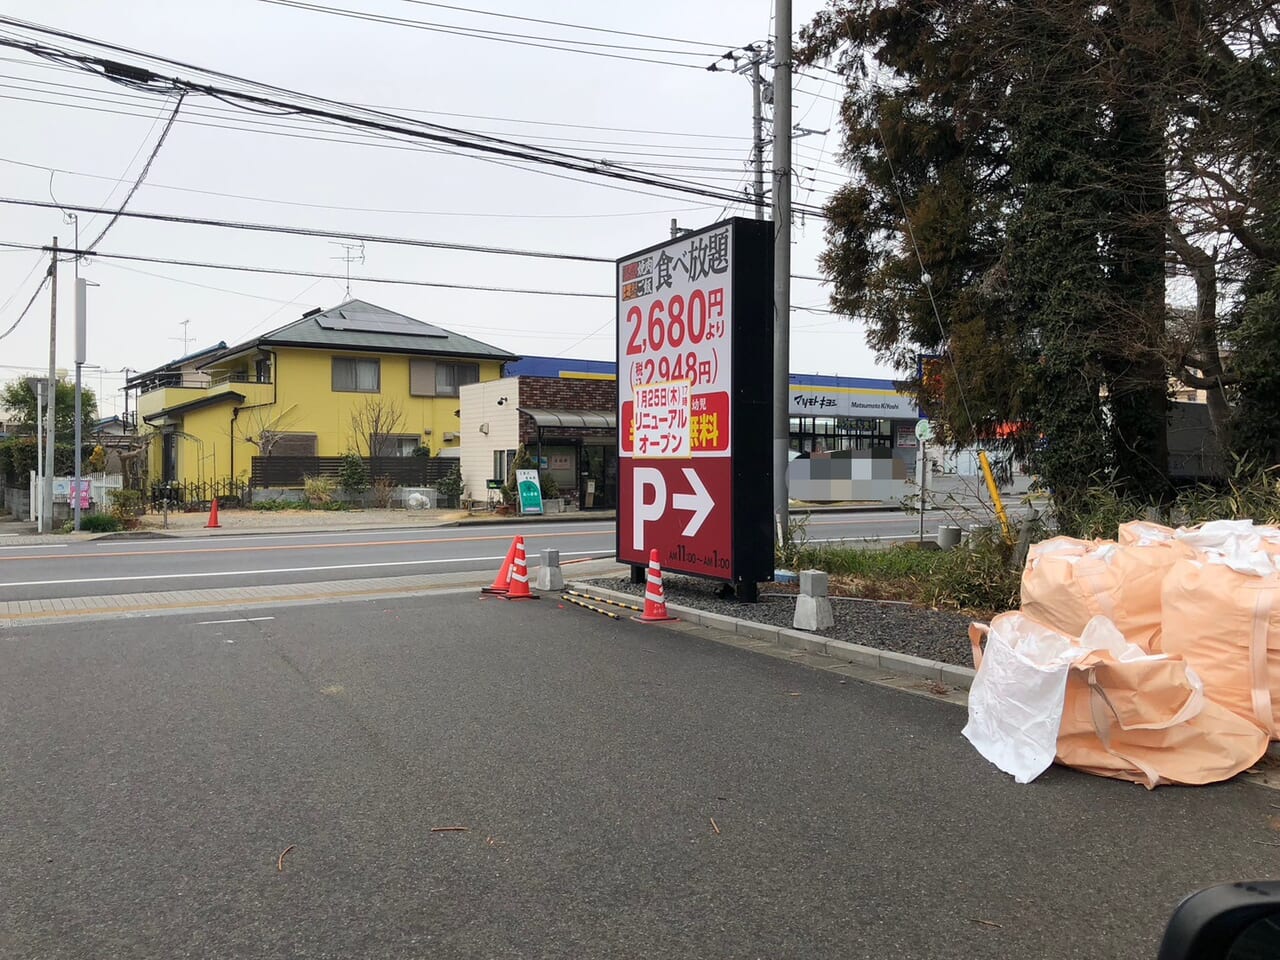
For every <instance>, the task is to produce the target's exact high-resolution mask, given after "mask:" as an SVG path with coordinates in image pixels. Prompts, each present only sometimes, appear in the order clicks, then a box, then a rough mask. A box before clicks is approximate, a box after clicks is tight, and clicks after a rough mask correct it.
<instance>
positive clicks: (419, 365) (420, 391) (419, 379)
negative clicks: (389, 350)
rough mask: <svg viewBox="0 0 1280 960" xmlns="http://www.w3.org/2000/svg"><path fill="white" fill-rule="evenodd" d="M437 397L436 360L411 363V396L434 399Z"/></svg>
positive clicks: (412, 361)
mask: <svg viewBox="0 0 1280 960" xmlns="http://www.w3.org/2000/svg"><path fill="white" fill-rule="evenodd" d="M435 395H436V362H435V361H434V360H410V361H409V396H411V397H434V396H435Z"/></svg>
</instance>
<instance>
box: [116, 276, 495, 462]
mask: <svg viewBox="0 0 1280 960" xmlns="http://www.w3.org/2000/svg"><path fill="white" fill-rule="evenodd" d="M514 359H516V358H515V356H513V355H512V354H510V353H507V352H506V351H505V350H500V349H498V348H497V347H493V346H490V345H489V344H486V343H481V342H480V341H479V340H473V339H471V338H470V337H465V336H462V335H461V334H457V333H452V332H450V331H448V330H444V329H442V328H440V327H436V326H433V325H431V324H428V323H423V322H421V321H419V320H414V319H412V318H411V317H406V316H404V315H403V314H399V313H395V312H393V311H391V310H387V309H384V308H383V307H379V306H375V305H374V304H371V303H366V302H364V301H362V300H348V301H347V302H346V303H343V304H340V305H339V306H336V307H333V308H332V309H330V310H324V311H321V310H319V309H316V310H312V311H311V312H309V313H306V314H304V315H303V316H302V317H301V318H300V319H298V320H295V321H294V322H292V323H290V324H287V325H285V326H283V327H280V328H279V329H277V330H273V331H271V332H270V333H266V334H263V335H262V336H261V337H258V338H257V339H255V340H250V341H248V342H246V343H242V344H239V345H236V346H232V347H227V346H226V345H225V344H218V346H217V347H213V348H209V349H207V350H203V351H200V352H199V353H196V354H192V355H190V356H188V357H183V358H182V359H180V360H176V361H173V362H172V363H169V364H166V365H165V366H163V367H159V368H157V369H155V370H150V371H147V372H146V373H142V374H138V375H136V376H134V377H132V378H130V380H129V382H128V386H129V388H131V389H134V390H136V391H138V401H137V409H138V417H139V427H140V428H141V429H140V432H144V433H145V432H150V433H151V434H152V442H151V445H150V450H149V458H150V460H149V466H150V476H151V479H152V480H153V481H162V482H175V481H176V482H178V483H182V484H184V485H186V484H198V485H201V486H208V485H216V486H217V485H222V484H225V483H227V482H228V481H239V482H244V481H246V480H248V478H249V476H250V472H251V468H252V463H253V458H255V457H281V456H308V457H337V456H341V455H342V454H344V453H348V452H354V453H358V454H360V455H361V456H410V455H412V454H414V453H415V451H417V450H418V448H419V447H425V448H427V449H428V451H429V452H430V453H431V454H432V455H446V456H448V455H452V456H457V455H458V453H457V450H458V441H459V430H458V428H459V419H458V413H459V400H458V388H459V387H461V386H464V385H466V384H468V383H477V382H479V381H482V380H495V379H497V378H498V377H500V376H501V375H502V364H503V362H504V361H507V360H514Z"/></svg>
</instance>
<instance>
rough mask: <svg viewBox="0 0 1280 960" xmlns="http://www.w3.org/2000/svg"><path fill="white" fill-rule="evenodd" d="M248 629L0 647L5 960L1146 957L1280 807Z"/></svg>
mask: <svg viewBox="0 0 1280 960" xmlns="http://www.w3.org/2000/svg"><path fill="white" fill-rule="evenodd" d="M236 616H237V614H236V612H235V610H233V609H228V610H226V611H225V612H222V613H221V614H219V615H217V616H212V615H208V614H205V615H201V616H185V617H157V618H148V619H143V620H126V619H118V620H107V621H103V622H100V623H96V624H92V625H87V624H86V625H80V624H75V625H67V624H63V625H46V626H41V627H33V628H29V629H22V630H14V631H10V632H7V633H6V634H5V636H4V644H3V650H2V655H3V658H4V669H3V670H0V725H2V727H3V730H4V746H3V748H2V749H3V752H2V753H0V757H2V758H3V763H0V781H2V782H3V796H4V800H5V803H4V807H5V814H4V826H3V829H0V889H2V890H4V901H5V918H4V922H3V924H0V957H3V958H6V960H7V958H47V957H59V958H80V957H83V958H94V960H96V958H100V957H129V958H149V957H156V958H185V957H193V958H194V957H199V958H205V957H220V958H239V957H244V958H250V957H252V958H286V957H289V958H291V957H299V958H302V957H306V958H350V957H377V958H380V960H388V958H391V960H394V958H451V960H452V958H459V960H467V958H473V957H474V958H572V960H583V958H596V957H599V958H609V960H617V958H632V957H634V958H655V957H673V958H675V957H679V958H684V957H690V958H692V957H697V958H703V957H706V958H770V960H774V958H805V960H813V958H828V957H830V958H841V960H844V958H849V957H875V958H882V957H883V958H922V960H923V958H929V960H946V958H964V960H971V958H974V957H982V958H997V960H998V958H1010V960H1013V958H1017V960H1025V958H1028V957H1035V958H1043V960H1065V958H1089V960H1093V958H1098V957H1108V958H1111V957H1115V958H1130V957H1131V958H1145V957H1152V956H1154V951H1155V944H1156V942H1157V938H1158V936H1159V933H1160V930H1161V928H1162V926H1163V923H1164V920H1165V918H1166V917H1167V915H1168V914H1169V912H1170V911H1171V909H1172V908H1173V906H1174V905H1175V904H1176V902H1177V901H1178V900H1179V898H1180V897H1181V896H1182V895H1183V894H1185V893H1187V892H1189V891H1191V890H1192V889H1195V888H1197V887H1199V886H1201V885H1205V884H1208V883H1211V882H1215V881H1219V880H1224V879H1236V878H1242V877H1243V878H1256V877H1263V876H1267V875H1271V874H1274V872H1275V852H1276V850H1275V846H1274V843H1275V841H1276V838H1277V837H1278V836H1280V835H1278V834H1277V833H1276V831H1275V827H1274V821H1275V816H1274V814H1275V810H1274V809H1273V808H1274V805H1275V798H1276V794H1275V793H1273V792H1271V791H1268V790H1264V789H1261V788H1257V787H1251V786H1248V785H1243V784H1230V785H1225V786H1221V787H1214V788H1203V789H1174V788H1162V789H1160V790H1157V791H1155V792H1147V791H1145V790H1143V789H1142V788H1140V787H1137V786H1134V785H1132V784H1125V783H1119V782H1116V781H1108V780H1101V779H1096V778H1091V777H1087V776H1084V775H1080V774H1075V773H1071V772H1068V771H1063V770H1058V769H1055V770H1051V771H1049V772H1048V773H1047V774H1046V775H1045V776H1044V777H1043V778H1041V779H1040V780H1038V781H1037V782H1036V783H1035V784H1033V785H1030V786H1018V785H1016V784H1014V783H1013V782H1011V781H1010V779H1009V778H1007V777H1005V776H1003V775H1001V774H1000V773H998V772H997V771H996V770H995V769H993V768H992V767H990V766H989V765H988V764H986V763H985V762H983V761H982V760H981V759H980V758H979V757H978V756H977V755H976V754H975V753H974V752H973V751H972V750H971V749H970V748H969V747H968V745H967V744H966V743H965V741H964V740H963V739H962V738H961V737H960V733H959V730H960V727H961V725H962V723H963V713H962V711H959V710H957V709H956V708H954V707H951V706H947V705H943V704H939V703H935V702H932V701H929V700H926V699H924V698H920V697H913V696H910V695H907V694H903V693H901V692H896V691H891V690H886V689H883V688H880V687H875V686H870V685H864V684H860V683H858V682H857V681H852V680H850V681H848V682H846V683H842V682H841V679H840V677H839V676H838V675H835V674H831V673H826V672H817V671H809V670H807V669H805V668H803V667H800V666H798V665H795V664H791V663H787V662H785V661H781V660H776V659H773V658H767V657H760V656H758V655H755V654H751V653H748V652H745V651H742V650H739V649H735V648H729V647H723V646H719V645H716V644H712V643H708V642H705V641H700V640H696V639H693V638H691V637H689V636H687V635H684V634H681V633H677V632H673V631H667V630H665V629H663V628H660V627H651V626H650V627H646V626H640V625H637V624H633V623H630V622H626V621H623V622H613V621H607V620H604V619H603V618H599V617H596V616H594V615H592V614H589V613H586V612H583V611H581V610H578V609H576V608H572V607H570V608H564V607H561V606H560V605H559V604H557V603H556V602H555V601H554V600H543V601H540V602H538V603H525V604H517V603H511V602H507V601H503V600H497V599H494V600H480V599H478V598H477V597H475V596H474V595H471V594H468V595H454V596H435V597H429V598H428V597H419V598H412V599H405V600H397V601H394V602H387V601H374V602H365V603H345V604H341V605H338V604H333V605H325V606H301V607H298V606H295V607H286V608H280V609H275V610H260V609H255V610H253V611H252V612H250V613H246V614H244V616H247V617H252V618H255V619H254V620H253V621H252V622H231V623H228V622H214V623H208V622H206V623H200V622H199V621H215V620H216V621H222V620H228V619H233V618H235V617H236ZM259 618H271V619H259ZM713 819H714V821H715V823H714V825H713V824H712V820H713ZM437 827H466V828H468V829H467V830H466V831H465V832H463V831H450V832H432V830H433V828H437ZM286 849H289V850H290V852H289V853H288V855H287V856H286V857H285V858H284V860H283V870H282V871H281V870H279V869H278V858H279V857H280V855H281V854H282V852H283V851H285V850H286Z"/></svg>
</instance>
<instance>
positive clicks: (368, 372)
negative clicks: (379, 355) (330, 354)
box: [333, 357, 382, 393]
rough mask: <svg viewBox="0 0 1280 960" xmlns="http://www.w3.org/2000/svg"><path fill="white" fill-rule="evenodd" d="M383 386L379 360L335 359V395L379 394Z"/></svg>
mask: <svg viewBox="0 0 1280 960" xmlns="http://www.w3.org/2000/svg"><path fill="white" fill-rule="evenodd" d="M381 385H382V371H381V369H380V367H379V364H378V361H377V360H363V359H359V358H357V357H334V358H333V390H334V392H335V393H377V392H378V390H379V388H380V387H381Z"/></svg>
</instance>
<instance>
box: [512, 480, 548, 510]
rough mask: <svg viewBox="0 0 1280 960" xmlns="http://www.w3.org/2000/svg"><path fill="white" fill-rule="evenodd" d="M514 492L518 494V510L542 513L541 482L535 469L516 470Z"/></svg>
mask: <svg viewBox="0 0 1280 960" xmlns="http://www.w3.org/2000/svg"><path fill="white" fill-rule="evenodd" d="M516 492H517V493H518V494H519V500H520V512H521V513H523V514H535V513H542V484H541V483H540V482H539V480H538V471H537V470H517V471H516Z"/></svg>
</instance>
